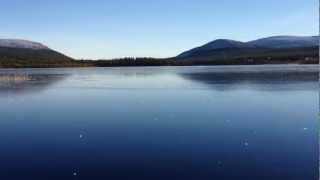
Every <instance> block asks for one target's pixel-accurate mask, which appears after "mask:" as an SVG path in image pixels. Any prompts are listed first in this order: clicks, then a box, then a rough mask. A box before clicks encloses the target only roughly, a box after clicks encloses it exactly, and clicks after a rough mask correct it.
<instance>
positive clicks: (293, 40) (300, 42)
mask: <svg viewBox="0 0 320 180" xmlns="http://www.w3.org/2000/svg"><path fill="white" fill-rule="evenodd" d="M247 44H249V45H252V46H256V47H264V48H297V47H313V46H318V44H319V36H306V37H305V36H274V37H268V38H263V39H258V40H255V41H250V42H248V43H247Z"/></svg>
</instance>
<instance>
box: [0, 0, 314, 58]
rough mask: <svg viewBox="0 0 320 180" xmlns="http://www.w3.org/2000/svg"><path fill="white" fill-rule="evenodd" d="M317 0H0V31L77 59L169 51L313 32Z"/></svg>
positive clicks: (167, 53)
mask: <svg viewBox="0 0 320 180" xmlns="http://www.w3.org/2000/svg"><path fill="white" fill-rule="evenodd" d="M318 3H319V2H318V0H268V1H261V0H54V1H53V0H27V1H26V0H1V6H0V22H1V28H0V38H14V39H27V40H32V41H37V42H41V43H43V44H45V45H47V46H49V47H50V48H52V49H55V50H57V51H60V52H62V53H64V54H66V55H68V56H71V57H74V58H78V59H110V58H120V57H171V56H176V55H177V54H179V53H181V52H183V51H185V50H188V49H191V48H194V47H196V46H200V45H202V44H204V43H207V42H209V41H212V40H215V39H220V38H224V39H234V40H241V41H249V40H254V39H258V38H261V37H267V36H275V35H317V34H318V31H319V19H318V10H319V8H318Z"/></svg>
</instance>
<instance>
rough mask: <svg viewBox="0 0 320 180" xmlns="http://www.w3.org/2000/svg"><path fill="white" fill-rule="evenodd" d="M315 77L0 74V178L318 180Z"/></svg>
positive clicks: (187, 71)
mask: <svg viewBox="0 0 320 180" xmlns="http://www.w3.org/2000/svg"><path fill="white" fill-rule="evenodd" d="M317 73H318V67H317V66H309V65H306V66H295V65H285V66H284V65H277V66H228V67H225V66H219V67H205V66H203V67H141V68H84V69H12V70H0V137H1V140H0V167H1V168H0V179H1V180H2V179H4V180H21V179H28V180H29V179H30V180H44V179H45V180H57V179H59V180H70V179H82V180H91V179H112V180H128V179H130V180H131V179H133V180H135V179H139V180H150V179H151V180H164V179H168V180H171V179H183V180H189V179H190V180H212V179H217V180H220V179H223V180H229V179H230V180H237V179H240V180H243V179H244V180H308V179H317V174H318V123H317V114H318V98H317V97H318V78H317V77H318V75H317ZM26 92H27V93H26Z"/></svg>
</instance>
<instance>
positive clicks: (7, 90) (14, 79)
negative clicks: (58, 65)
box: [0, 73, 66, 95]
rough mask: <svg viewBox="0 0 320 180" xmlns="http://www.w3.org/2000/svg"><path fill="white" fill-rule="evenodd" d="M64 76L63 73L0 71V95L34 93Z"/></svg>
mask: <svg viewBox="0 0 320 180" xmlns="http://www.w3.org/2000/svg"><path fill="white" fill-rule="evenodd" d="M65 78H66V75H63V74H19V73H18V74H11V73H8V74H3V73H0V95H1V94H11V93H18V94H22V93H34V92H37V91H41V90H44V89H46V88H49V87H50V85H53V84H55V83H57V82H59V81H62V80H63V79H65Z"/></svg>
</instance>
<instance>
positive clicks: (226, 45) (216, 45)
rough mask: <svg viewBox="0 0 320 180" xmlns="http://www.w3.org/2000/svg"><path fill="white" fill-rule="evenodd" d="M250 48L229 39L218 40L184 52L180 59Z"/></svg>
mask: <svg viewBox="0 0 320 180" xmlns="http://www.w3.org/2000/svg"><path fill="white" fill-rule="evenodd" d="M250 47H251V45H249V44H246V43H244V42H240V41H234V40H229V39H217V40H215V41H212V42H209V43H207V44H205V45H203V46H200V47H197V48H194V49H191V50H189V51H186V52H183V53H182V54H180V55H179V56H178V57H179V58H185V57H189V56H197V55H201V54H206V53H208V52H210V51H212V50H219V49H240V48H250Z"/></svg>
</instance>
